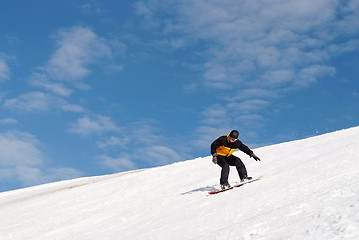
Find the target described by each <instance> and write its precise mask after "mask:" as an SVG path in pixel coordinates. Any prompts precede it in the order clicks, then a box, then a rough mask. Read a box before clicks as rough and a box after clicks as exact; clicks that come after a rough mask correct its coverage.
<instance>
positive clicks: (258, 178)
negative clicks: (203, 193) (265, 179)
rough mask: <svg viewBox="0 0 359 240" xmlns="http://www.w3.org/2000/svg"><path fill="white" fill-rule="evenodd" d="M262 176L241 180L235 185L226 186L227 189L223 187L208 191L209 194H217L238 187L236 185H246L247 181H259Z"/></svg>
mask: <svg viewBox="0 0 359 240" xmlns="http://www.w3.org/2000/svg"><path fill="white" fill-rule="evenodd" d="M261 178H262V176H260V177H257V178H252V179H251V180H248V181H246V182H241V183H239V184H237V185H234V186H232V187H229V188H225V189H221V190H215V191H210V192H208V194H217V193H221V192H225V191H228V190H231V189H233V188H236V187H241V186H243V185H245V184H247V183H251V182H255V181H258V180H260V179H261Z"/></svg>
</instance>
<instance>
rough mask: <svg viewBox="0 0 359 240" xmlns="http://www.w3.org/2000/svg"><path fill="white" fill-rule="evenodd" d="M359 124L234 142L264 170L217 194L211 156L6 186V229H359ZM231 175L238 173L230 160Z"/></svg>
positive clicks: (205, 235) (266, 235) (345, 233)
mask: <svg viewBox="0 0 359 240" xmlns="http://www.w3.org/2000/svg"><path fill="white" fill-rule="evenodd" d="M358 140H359V127H354V128H351V129H346V130H342V131H338V132H334V133H329V134H325V135H321V136H316V137H312V138H308V139H304V140H299V141H293V142H287V143H282V144H278V145H273V146H267V147H263V148H258V149H255V153H256V154H257V155H258V156H259V157H260V158H261V159H262V161H261V162H256V161H254V160H253V159H250V158H248V157H247V155H245V154H244V153H242V152H236V155H237V156H240V157H241V158H242V160H243V161H244V163H245V164H246V166H247V169H248V172H249V174H250V175H252V176H253V177H256V176H261V175H263V179H262V180H260V181H257V182H254V183H250V184H247V185H245V186H243V187H241V188H236V189H233V190H230V191H227V192H224V193H220V194H217V195H209V194H208V191H210V190H214V189H215V188H218V187H219V186H218V182H219V174H220V167H219V166H217V165H214V164H213V163H212V162H211V158H210V157H204V158H197V159H194V160H189V161H184V162H178V163H175V164H171V165H167V166H163V167H157V168H151V169H145V170H138V171H130V172H125V173H118V174H113V175H106V176H98V177H89V178H81V179H75V180H68V181H62V182H56V183H50V184H45V185H41V186H36V187H31V188H26V189H20V190H15V191H9V192H3V193H0V213H1V215H0V239H2V240H3V239H4V240H10V239H11V240H12V239H14V240H15V239H19V240H32V239H36V240H53V239H58V240H64V239H65V240H70V239H78V240H90V239H93V240H117V239H146V240H147V239H156V240H158V239H171V240H172V239H181V240H183V239H205V240H209V239H226V240H228V239H239V240H247V239H265V240H281V239H283V240H288V239H298V240H299V239H300V240H303V239H315V240H321V239H325V240H330V239H359V180H358V177H359V175H358V172H359V153H358V152H359V141H358ZM230 182H231V183H232V184H234V183H237V182H239V179H238V174H237V172H236V171H235V168H234V167H231V173H230Z"/></svg>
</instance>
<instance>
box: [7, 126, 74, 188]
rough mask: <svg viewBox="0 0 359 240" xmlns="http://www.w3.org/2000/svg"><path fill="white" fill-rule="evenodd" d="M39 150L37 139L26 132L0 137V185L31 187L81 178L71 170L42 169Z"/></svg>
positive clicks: (42, 160) (42, 161)
mask: <svg viewBox="0 0 359 240" xmlns="http://www.w3.org/2000/svg"><path fill="white" fill-rule="evenodd" d="M40 146H41V143H40V142H39V141H38V140H37V138H36V137H35V136H34V135H32V134H29V133H26V132H18V131H15V132H5V133H0V181H13V182H20V184H21V185H22V186H31V185H36V184H42V183H46V182H52V181H57V180H63V179H69V178H75V177H80V176H81V173H80V172H79V171H77V170H76V169H72V168H61V167H60V168H46V167H44V163H45V159H44V156H43V153H42V151H41V150H40V149H39V147H40Z"/></svg>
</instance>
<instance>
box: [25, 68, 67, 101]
mask: <svg viewBox="0 0 359 240" xmlns="http://www.w3.org/2000/svg"><path fill="white" fill-rule="evenodd" d="M29 82H30V84H31V85H33V86H39V87H43V88H44V89H45V90H47V91H50V92H52V93H55V94H56V95H59V96H63V97H68V96H70V95H71V94H72V93H73V90H72V89H70V88H68V87H66V86H65V85H64V84H62V83H54V82H51V81H50V80H49V77H48V76H47V75H46V74H44V73H33V74H32V76H31V77H30V79H29Z"/></svg>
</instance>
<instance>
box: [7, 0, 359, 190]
mask: <svg viewBox="0 0 359 240" xmlns="http://www.w3.org/2000/svg"><path fill="white" fill-rule="evenodd" d="M19 6H21V7H19ZM0 29H1V31H0V191H5V190H11V189H16V188H22V187H26V186H32V185H36V184H41V183H46V182H52V181H58V180H63V179H69V178H76V177H81V176H93V175H102V174H110V173H114V172H119V171H127V170H132V169H138V168H147V167H153V166H159V165H164V164H168V163H172V162H176V161H181V160H187V159H193V158H196V157H202V156H208V155H209V154H210V153H209V145H210V144H211V143H212V141H213V140H214V139H215V138H217V137H218V136H220V135H225V134H227V133H228V132H229V131H230V130H231V129H238V130H239V132H240V134H241V137H240V138H241V140H242V141H243V142H244V143H245V144H247V145H248V146H249V147H250V148H255V147H260V146H265V145H270V144H275V143H280V142H285V141H290V140H295V139H301V138H305V137H308V136H313V135H317V134H322V133H326V132H331V131H335V130H340V129H343V128H349V127H353V126H357V125H358V119H359V82H358V79H357V78H358V75H359V68H358V65H359V57H358V50H359V38H358V37H359V1H358V0H353V1H349V0H348V1H339V0H314V1H313V0H310V1H309V0H303V1H297V0H289V1H288V0H285V1H284V0H276V1H259V0H241V1H226V0H225V1H213V0H198V1H192V0H191V1H190V0H182V1H176V0H171V1H158V0H148V1H113V0H111V1H110V0H102V1H96V0H93V1H45V0H36V1H16V0H15V1H14V0H12V1H8V0H6V1H2V4H1V8H0ZM313 151H315V149H313ZM313 154H315V152H313ZM259 157H260V156H259ZM263 160H264V161H265V159H263ZM278 160H284V159H278Z"/></svg>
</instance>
